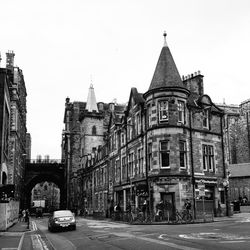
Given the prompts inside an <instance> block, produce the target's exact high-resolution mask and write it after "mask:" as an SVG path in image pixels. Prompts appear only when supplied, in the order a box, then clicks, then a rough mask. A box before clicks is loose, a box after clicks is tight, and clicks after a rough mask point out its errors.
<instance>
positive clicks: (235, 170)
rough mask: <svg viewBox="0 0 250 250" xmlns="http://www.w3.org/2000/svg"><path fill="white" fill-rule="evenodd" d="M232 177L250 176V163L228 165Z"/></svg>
mask: <svg viewBox="0 0 250 250" xmlns="http://www.w3.org/2000/svg"><path fill="white" fill-rule="evenodd" d="M228 169H229V171H230V174H231V175H230V178H233V177H248V176H249V177H250V163H241V164H230V165H229V167H228Z"/></svg>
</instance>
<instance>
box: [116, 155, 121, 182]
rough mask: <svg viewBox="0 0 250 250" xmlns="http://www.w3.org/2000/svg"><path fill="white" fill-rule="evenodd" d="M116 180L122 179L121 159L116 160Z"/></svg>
mask: <svg viewBox="0 0 250 250" xmlns="http://www.w3.org/2000/svg"><path fill="white" fill-rule="evenodd" d="M115 181H116V182H119V181H120V163H119V160H116V161H115Z"/></svg>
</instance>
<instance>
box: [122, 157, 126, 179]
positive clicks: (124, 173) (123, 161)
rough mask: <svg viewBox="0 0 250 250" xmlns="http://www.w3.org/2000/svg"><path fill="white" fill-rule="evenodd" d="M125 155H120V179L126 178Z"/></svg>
mask: <svg viewBox="0 0 250 250" xmlns="http://www.w3.org/2000/svg"><path fill="white" fill-rule="evenodd" d="M126 174H127V173H126V157H125V156H124V157H122V179H123V180H125V179H126Z"/></svg>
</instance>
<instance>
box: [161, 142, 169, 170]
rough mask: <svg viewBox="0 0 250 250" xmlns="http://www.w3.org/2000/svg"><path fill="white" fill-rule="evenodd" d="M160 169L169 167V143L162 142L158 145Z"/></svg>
mask: <svg viewBox="0 0 250 250" xmlns="http://www.w3.org/2000/svg"><path fill="white" fill-rule="evenodd" d="M160 154H161V167H162V168H166V167H169V154H170V150H169V141H162V142H161V144H160Z"/></svg>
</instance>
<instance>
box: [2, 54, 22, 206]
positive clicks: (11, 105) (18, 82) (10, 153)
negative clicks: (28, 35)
mask: <svg viewBox="0 0 250 250" xmlns="http://www.w3.org/2000/svg"><path fill="white" fill-rule="evenodd" d="M14 56H15V54H14V53H13V52H12V51H9V52H8V53H6V69H0V70H1V79H0V85H1V86H5V87H4V91H3V92H2V94H4V95H3V96H2V97H3V98H1V100H3V101H4V103H2V105H3V106H2V107H3V108H1V113H2V114H4V115H3V116H2V115H1V117H2V119H1V120H0V122H1V124H2V123H4V126H2V127H1V128H0V131H2V129H3V130H4V133H3V134H4V139H3V140H1V142H2V146H3V147H2V149H3V150H2V149H1V183H4V182H5V183H4V184H13V185H15V193H14V194H15V197H14V198H15V199H16V200H18V201H21V206H22V202H23V200H24V197H23V196H22V195H23V194H24V190H23V186H24V183H23V181H24V169H25V156H26V132H27V128H26V113H27V110H26V96H27V93H26V87H25V82H24V77H23V73H22V70H21V69H20V68H18V67H14ZM6 87H7V88H6ZM7 127H8V128H7ZM1 134H2V132H1ZM4 148H5V149H4ZM3 175H7V180H5V181H4V182H3V177H2V176H3Z"/></svg>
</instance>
